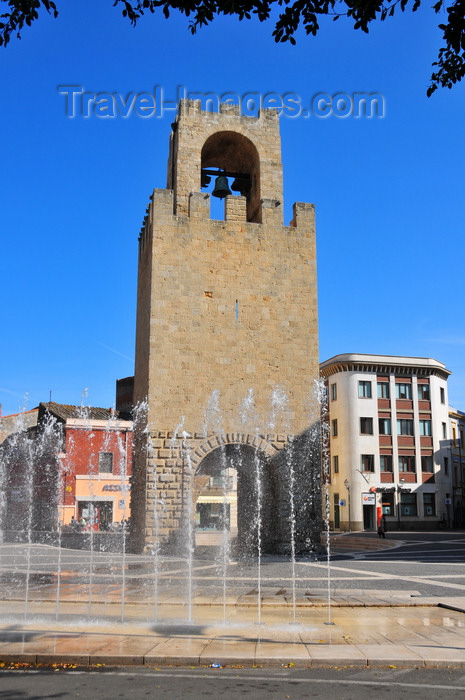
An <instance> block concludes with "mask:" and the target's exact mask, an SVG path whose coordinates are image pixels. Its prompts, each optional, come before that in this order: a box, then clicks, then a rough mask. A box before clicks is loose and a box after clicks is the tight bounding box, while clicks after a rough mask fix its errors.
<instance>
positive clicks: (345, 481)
mask: <svg viewBox="0 0 465 700" xmlns="http://www.w3.org/2000/svg"><path fill="white" fill-rule="evenodd" d="M344 486H345V487H346V489H347V505H348V506H349V532H352V529H351V527H350V523H351V517H350V484H349V479H344Z"/></svg>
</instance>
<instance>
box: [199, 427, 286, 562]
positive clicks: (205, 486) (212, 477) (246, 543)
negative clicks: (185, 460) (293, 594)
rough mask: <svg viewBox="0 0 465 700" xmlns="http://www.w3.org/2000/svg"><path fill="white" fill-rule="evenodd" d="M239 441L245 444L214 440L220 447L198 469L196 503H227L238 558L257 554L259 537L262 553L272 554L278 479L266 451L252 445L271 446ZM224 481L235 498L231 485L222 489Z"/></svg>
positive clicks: (244, 437)
mask: <svg viewBox="0 0 465 700" xmlns="http://www.w3.org/2000/svg"><path fill="white" fill-rule="evenodd" d="M237 437H241V438H242V440H240V441H238V442H223V439H224V438H225V436H215V438H213V440H214V441H215V442H216V441H218V443H219V444H217V446H216V447H213V449H210V451H209V452H208V453H207V454H205V455H204V457H203V458H202V459H201V460H200V461H199V463H198V465H197V468H196V471H195V476H194V483H193V495H194V499H195V500H196V502H200V501H202V502H205V503H208V502H209V500H210V501H211V502H212V503H221V501H222V500H224V503H225V504H226V503H227V505H228V508H227V512H228V517H229V518H230V526H231V530H230V535H231V540H232V542H233V544H235V545H236V552H237V554H239V555H240V554H254V553H256V552H257V548H258V539H259V534H260V545H261V551H262V552H269V551H273V547H274V543H275V541H276V536H277V535H276V533H277V531H278V525H279V524H278V515H277V513H278V488H277V479H276V474H275V472H274V469H273V467H272V465H271V462H270V459H269V456H268V455H267V453H266V451H264V450H263V449H260V447H258V445H257V444H252V443H253V442H256V443H260V442H261V443H262V445H261V447H264V446H266V445H268V443H266V442H265V441H264V440H261V439H260V438H258V439H257V440H255V438H250V436H246V435H244V436H242V435H240V436H239V435H238V436H237ZM248 438H249V439H250V442H248V441H247V439H248ZM210 441H211V438H210ZM267 451H269V450H267ZM272 451H273V452H274V450H272ZM196 452H198V450H196ZM231 472H235V475H237V477H235V476H233V475H232V474H231ZM225 479H231V480H232V482H231V483H235V485H236V490H235V494H234V495H233V493H232V491H231V489H230V488H229V485H228V489H226V488H225V487H224V486H223V487H222V484H226V483H227V482H226V480H225ZM209 493H210V494H211V495H210V496H209V495H208V494H209ZM225 512H226V511H225Z"/></svg>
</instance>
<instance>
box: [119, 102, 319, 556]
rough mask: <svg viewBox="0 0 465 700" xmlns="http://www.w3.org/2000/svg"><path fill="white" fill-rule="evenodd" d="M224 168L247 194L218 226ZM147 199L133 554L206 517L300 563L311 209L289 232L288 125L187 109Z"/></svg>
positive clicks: (312, 459)
mask: <svg viewBox="0 0 465 700" xmlns="http://www.w3.org/2000/svg"><path fill="white" fill-rule="evenodd" d="M219 172H223V173H224V174H225V175H227V176H228V178H229V184H230V185H232V187H233V190H234V191H236V192H239V193H240V194H238V195H237V196H235V195H228V196H226V197H225V199H224V220H223V219H221V220H216V219H213V218H211V215H210V194H208V192H205V191H202V188H205V185H206V183H207V181H208V180H209V178H212V179H214V177H215V175H216V174H218V173H219ZM231 178H233V179H234V184H233V182H232V179H231ZM150 200H151V201H150V204H149V206H148V208H147V212H146V216H145V219H144V223H143V226H142V230H141V234H140V239H139V279H138V298H137V335H136V367H135V392H134V393H135V401H136V402H140V403H141V402H144V401H146V404H145V411H142V414H143V417H144V418H143V420H142V421H141V420H139V421H137V422H138V425H139V428H138V431H139V432H138V435H136V437H135V453H136V456H135V463H134V470H133V485H132V510H131V513H132V515H131V518H132V528H131V530H132V535H131V536H132V547H133V549H134V550H136V551H141V550H143V549H144V548H146V547H150V546H153V545H154V542H155V540H157V542H159V543H162V544H163V545H166V546H168V545H173V546H180V542H181V541H182V539H183V537H184V535H185V532H186V527H187V526H188V525H192V523H195V522H196V523H197V525H199V523H200V525H202V517H203V519H204V523H203V524H204V525H205V523H207V525H206V528H207V529H208V528H210V527H213V528H214V527H215V525H214V523H215V522H217V523H218V522H219V519H221V518H222V522H223V523H224V522H225V520H226V521H227V523H228V526H230V527H231V536H233V535H234V537H235V541H236V542H237V543H238V546H239V549H241V548H243V549H247V548H248V547H251V546H254V544H253V543H254V542H256V541H257V538H258V533H260V541H261V545H262V549H263V550H264V551H266V550H268V551H289V549H290V546H291V545H290V542H291V539H292V538H293V541H295V544H296V548H297V550H304V549H309V548H311V547H312V546H313V545H314V544H315V543H316V542H317V540H318V537H319V531H320V524H321V523H320V518H321V497H320V484H321V477H320V459H319V454H320V444H319V434H320V431H319V409H318V405H316V404H315V402H314V400H313V398H312V397H314V395H315V393H316V391H315V386H316V380H317V378H318V376H319V365H318V327H317V287H316V269H315V268H316V266H315V221H314V207H313V205H311V204H302V203H297V204H294V209H293V219H292V221H291V223H290V225H289V226H284V225H283V206H282V165H281V146H280V133H279V119H278V115H277V113H276V112H274V111H264V112H262V113H260V115H259V116H258V118H254V117H242V116H239V114H238V109H237V107H235V106H230V105H225V104H223V105H221V107H220V112H219V113H211V112H203V111H201V109H200V103H198V102H192V101H190V102H189V101H185V102H181V104H180V108H179V113H178V116H177V119H176V121H175V122H174V124H173V125H172V133H171V139H170V151H169V159H168V177H167V188H166V189H155V190H154V191H153V194H152V196H151V198H150ZM144 426H145V432H142V431H143V429H144ZM147 437H148V438H149V439H146V438H147ZM226 474H227V475H228V476H227V478H228V485H227V487H225V486H224V484H225V483H226V477H225V475H226ZM231 475H233V476H232V477H231ZM222 480H223V481H222ZM221 484H223V486H222V485H221ZM215 488H216V491H215ZM233 492H234V493H233ZM221 501H223V506H219V505H218V504H219V503H221ZM226 502H228V506H227V509H228V511H227V515H226V512H225V511H224V510H223V511H222V512H221V513H218V508H220V510H221V508H222V507H226V506H224V503H226ZM209 504H210V505H209ZM212 504H213V505H212ZM215 504H216V505H215ZM215 508H216V512H215ZM215 518H216V521H215ZM212 523H213V525H212ZM251 543H252V544H251Z"/></svg>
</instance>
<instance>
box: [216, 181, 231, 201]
mask: <svg viewBox="0 0 465 700" xmlns="http://www.w3.org/2000/svg"><path fill="white" fill-rule="evenodd" d="M228 194H232V192H231V190H230V189H229V185H228V178H227V177H225V176H224V175H218V177H217V178H216V180H215V189H214V190H213V192H212V195H213V196H214V197H218V199H224V198H225V197H226V196H227V195H228Z"/></svg>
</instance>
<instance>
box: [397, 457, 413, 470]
mask: <svg viewBox="0 0 465 700" xmlns="http://www.w3.org/2000/svg"><path fill="white" fill-rule="evenodd" d="M399 472H413V473H415V457H414V455H399Z"/></svg>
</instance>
